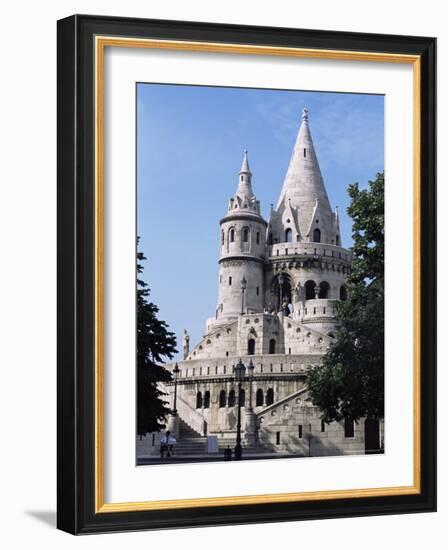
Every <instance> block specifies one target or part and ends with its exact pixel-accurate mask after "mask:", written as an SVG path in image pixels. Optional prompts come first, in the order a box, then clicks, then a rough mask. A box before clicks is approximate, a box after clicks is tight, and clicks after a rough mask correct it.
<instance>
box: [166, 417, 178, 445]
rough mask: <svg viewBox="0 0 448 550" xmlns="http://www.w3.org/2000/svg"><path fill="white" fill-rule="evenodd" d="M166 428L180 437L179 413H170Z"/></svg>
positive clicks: (173, 434) (176, 436)
mask: <svg viewBox="0 0 448 550" xmlns="http://www.w3.org/2000/svg"><path fill="white" fill-rule="evenodd" d="M166 430H169V431H170V432H171V435H172V436H174V437H175V438H176V439H179V417H178V416H177V414H170V415H169V416H168V422H167V423H166Z"/></svg>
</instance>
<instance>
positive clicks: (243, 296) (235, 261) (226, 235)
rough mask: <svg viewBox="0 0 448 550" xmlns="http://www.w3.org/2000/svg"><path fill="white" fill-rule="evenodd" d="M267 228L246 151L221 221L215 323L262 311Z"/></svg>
mask: <svg viewBox="0 0 448 550" xmlns="http://www.w3.org/2000/svg"><path fill="white" fill-rule="evenodd" d="M266 226H267V223H266V221H265V220H264V219H263V217H262V216H261V214H260V202H259V201H258V200H257V198H256V197H255V195H254V192H253V190H252V172H251V171H250V167H249V160H248V156H247V151H246V150H245V151H244V155H243V162H242V165H241V169H240V171H239V174H238V186H237V190H236V193H235V195H234V196H233V197H232V198H231V199H230V201H229V206H228V210H227V214H226V215H225V216H224V218H222V220H221V221H220V233H221V236H220V243H221V253H220V258H219V292H218V305H217V308H216V321H217V322H218V323H224V322H229V321H231V320H234V319H235V318H236V317H238V315H240V314H241V313H242V312H244V313H256V312H261V311H263V294H264V288H263V266H264V258H265V244H266V242H265V236H266ZM242 286H245V288H242Z"/></svg>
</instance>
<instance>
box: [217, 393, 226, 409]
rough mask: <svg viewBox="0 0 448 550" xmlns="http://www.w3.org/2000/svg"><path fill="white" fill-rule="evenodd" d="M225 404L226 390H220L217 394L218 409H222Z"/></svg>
mask: <svg viewBox="0 0 448 550" xmlns="http://www.w3.org/2000/svg"><path fill="white" fill-rule="evenodd" d="M226 402H227V396H226V390H221V391H220V392H219V408H220V409H222V408H223V407H225V406H226Z"/></svg>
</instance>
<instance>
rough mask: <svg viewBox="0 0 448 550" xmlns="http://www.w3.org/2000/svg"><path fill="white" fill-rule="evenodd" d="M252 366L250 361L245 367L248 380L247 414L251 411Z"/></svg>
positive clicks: (253, 368)
mask: <svg viewBox="0 0 448 550" xmlns="http://www.w3.org/2000/svg"><path fill="white" fill-rule="evenodd" d="M254 370H255V367H254V364H253V362H252V359H251V360H250V361H249V364H248V365H247V376H248V378H249V412H252V411H253V407H252V379H253V377H254Z"/></svg>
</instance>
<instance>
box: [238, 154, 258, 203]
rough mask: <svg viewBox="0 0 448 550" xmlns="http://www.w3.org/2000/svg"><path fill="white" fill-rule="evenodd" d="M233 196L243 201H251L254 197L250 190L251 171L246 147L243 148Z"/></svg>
mask: <svg viewBox="0 0 448 550" xmlns="http://www.w3.org/2000/svg"><path fill="white" fill-rule="evenodd" d="M235 196H237V197H239V198H240V199H241V200H242V201H243V202H244V201H252V200H253V199H254V198H255V195H254V192H253V190H252V172H251V171H250V168H249V159H248V157H247V149H244V155H243V162H242V164H241V170H240V172H239V178H238V187H237V190H236V193H235Z"/></svg>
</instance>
